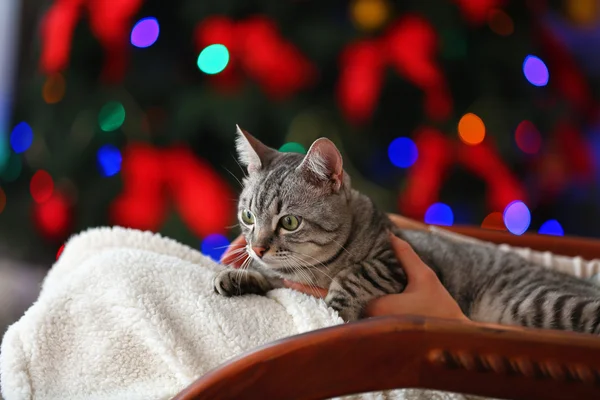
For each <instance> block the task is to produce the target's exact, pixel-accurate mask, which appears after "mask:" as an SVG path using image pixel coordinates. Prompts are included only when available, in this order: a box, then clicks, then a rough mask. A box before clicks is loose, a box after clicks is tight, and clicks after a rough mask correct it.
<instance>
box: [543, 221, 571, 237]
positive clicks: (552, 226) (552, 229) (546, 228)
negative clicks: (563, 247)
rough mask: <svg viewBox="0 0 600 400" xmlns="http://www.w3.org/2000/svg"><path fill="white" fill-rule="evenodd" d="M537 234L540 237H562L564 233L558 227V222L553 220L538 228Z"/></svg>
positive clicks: (560, 227)
mask: <svg viewBox="0 0 600 400" xmlns="http://www.w3.org/2000/svg"><path fill="white" fill-rule="evenodd" d="M538 233H539V234H541V235H553V236H564V234H565V231H564V230H563V227H562V226H561V225H560V222H558V221H557V220H555V219H550V220H548V221H546V222H544V223H543V224H542V226H540V229H539V230H538Z"/></svg>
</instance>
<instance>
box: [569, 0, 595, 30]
mask: <svg viewBox="0 0 600 400" xmlns="http://www.w3.org/2000/svg"><path fill="white" fill-rule="evenodd" d="M565 6H566V11H567V15H568V16H569V18H570V19H571V20H572V21H573V22H575V23H577V24H581V25H590V24H592V23H594V22H596V20H597V19H598V4H597V0H566V1H565Z"/></svg>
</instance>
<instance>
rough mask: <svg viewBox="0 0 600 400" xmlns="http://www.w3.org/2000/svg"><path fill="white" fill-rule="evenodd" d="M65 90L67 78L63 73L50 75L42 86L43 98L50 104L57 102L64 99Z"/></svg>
mask: <svg viewBox="0 0 600 400" xmlns="http://www.w3.org/2000/svg"><path fill="white" fill-rule="evenodd" d="M65 91H66V83H65V78H63V76H62V75H61V74H54V75H50V76H49V77H48V78H46V82H44V86H43V87H42V98H43V99H44V101H45V102H46V103H48V104H55V103H58V102H59V101H61V100H62V99H63V97H64V96H65Z"/></svg>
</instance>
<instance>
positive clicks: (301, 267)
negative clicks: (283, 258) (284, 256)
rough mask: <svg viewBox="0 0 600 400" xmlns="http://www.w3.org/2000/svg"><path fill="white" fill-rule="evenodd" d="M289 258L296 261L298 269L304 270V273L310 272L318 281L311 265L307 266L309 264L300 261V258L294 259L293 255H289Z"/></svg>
mask: <svg viewBox="0 0 600 400" xmlns="http://www.w3.org/2000/svg"><path fill="white" fill-rule="evenodd" d="M288 257H289V258H291V259H292V260H294V261H295V262H296V264H298V267H300V269H302V270H303V271H308V272H310V274H311V275H312V277H313V278H314V279H315V280H317V276H316V275H315V274H314V272H313V271H312V268H310V265H306V264H307V263H306V261H304V260H302V259H300V258H299V257H294V255H293V254H289V255H288Z"/></svg>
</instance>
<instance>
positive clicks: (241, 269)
mask: <svg viewBox="0 0 600 400" xmlns="http://www.w3.org/2000/svg"><path fill="white" fill-rule="evenodd" d="M251 261H252V259H251V258H250V257H248V258H247V259H246V260H245V261H244V262H243V263H242V265H240V267H239V268H238V270H237V272H236V274H235V277H236V280H237V282H238V295H239V296H241V295H242V285H241V283H240V282H242V278H243V277H244V274H245V273H246V270H247V269H248V267H249V266H250V262H251Z"/></svg>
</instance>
